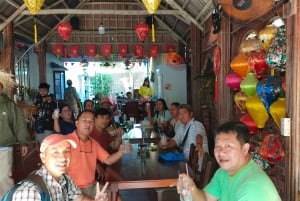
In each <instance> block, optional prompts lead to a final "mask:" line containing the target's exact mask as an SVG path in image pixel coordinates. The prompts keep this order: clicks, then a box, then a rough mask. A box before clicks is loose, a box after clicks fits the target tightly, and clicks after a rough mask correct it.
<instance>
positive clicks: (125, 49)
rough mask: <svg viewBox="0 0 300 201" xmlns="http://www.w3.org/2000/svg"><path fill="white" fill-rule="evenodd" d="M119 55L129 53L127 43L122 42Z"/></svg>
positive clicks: (124, 55)
mask: <svg viewBox="0 0 300 201" xmlns="http://www.w3.org/2000/svg"><path fill="white" fill-rule="evenodd" d="M118 49H119V56H120V57H126V56H127V54H128V46H127V45H126V44H120V45H119V48H118Z"/></svg>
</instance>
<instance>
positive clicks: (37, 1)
mask: <svg viewBox="0 0 300 201" xmlns="http://www.w3.org/2000/svg"><path fill="white" fill-rule="evenodd" d="M44 2H45V0H24V3H25V5H26V7H27V9H28V10H29V12H30V13H31V14H32V15H33V20H34V25H33V30H34V43H37V41H38V30H37V24H36V15H37V14H38V13H39V12H40V10H41V8H42V6H43V5H44Z"/></svg>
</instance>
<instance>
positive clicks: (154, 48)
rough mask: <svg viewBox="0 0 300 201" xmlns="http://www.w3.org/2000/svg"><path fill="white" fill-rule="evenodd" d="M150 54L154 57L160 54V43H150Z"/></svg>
mask: <svg viewBox="0 0 300 201" xmlns="http://www.w3.org/2000/svg"><path fill="white" fill-rule="evenodd" d="M149 56H150V57H153V58H156V57H157V56H158V45H150V51H149Z"/></svg>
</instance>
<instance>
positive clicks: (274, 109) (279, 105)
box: [270, 98, 286, 128]
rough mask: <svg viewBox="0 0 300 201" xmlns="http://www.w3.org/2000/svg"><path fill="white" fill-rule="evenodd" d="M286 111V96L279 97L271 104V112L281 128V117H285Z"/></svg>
mask: <svg viewBox="0 0 300 201" xmlns="http://www.w3.org/2000/svg"><path fill="white" fill-rule="evenodd" d="M285 113H286V109H285V98H278V99H277V100H276V101H275V102H274V103H272V105H271V106H270V114H271V116H272V118H273V120H274V122H275V123H276V125H277V126H278V127H279V128H281V118H284V117H285Z"/></svg>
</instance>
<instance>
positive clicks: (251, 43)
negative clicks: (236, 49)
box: [240, 37, 262, 56]
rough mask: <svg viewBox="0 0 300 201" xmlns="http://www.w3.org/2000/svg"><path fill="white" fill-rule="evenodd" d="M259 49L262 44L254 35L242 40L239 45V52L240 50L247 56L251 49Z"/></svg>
mask: <svg viewBox="0 0 300 201" xmlns="http://www.w3.org/2000/svg"><path fill="white" fill-rule="evenodd" d="M261 49H262V46H261V44H260V42H259V40H258V39H257V38H256V37H254V38H249V39H247V40H243V41H242V43H241V45H240V52H242V53H243V54H245V55H247V56H249V55H250V53H251V52H252V51H256V50H261Z"/></svg>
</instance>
